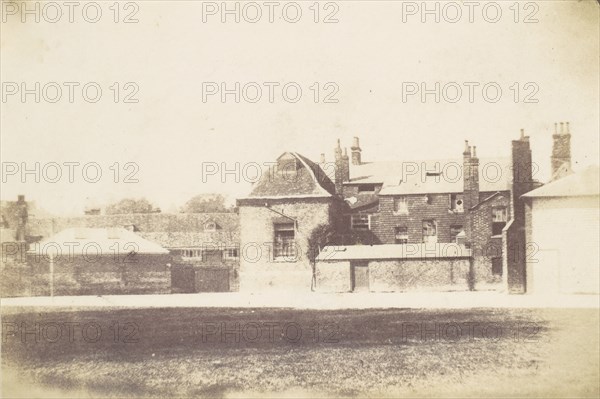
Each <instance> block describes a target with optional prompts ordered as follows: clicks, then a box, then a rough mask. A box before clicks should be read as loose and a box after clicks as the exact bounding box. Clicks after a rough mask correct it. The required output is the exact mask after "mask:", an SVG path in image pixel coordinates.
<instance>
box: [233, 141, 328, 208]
mask: <svg viewBox="0 0 600 399" xmlns="http://www.w3.org/2000/svg"><path fill="white" fill-rule="evenodd" d="M282 158H286V159H290V160H295V161H296V162H297V165H298V168H297V170H296V172H290V170H289V169H288V168H278V167H271V168H268V169H266V170H265V171H263V173H262V176H261V178H260V180H259V181H258V182H257V183H255V185H254V187H253V188H252V191H251V193H250V195H249V196H248V197H247V198H302V197H331V196H332V195H334V194H335V185H334V184H333V182H332V181H331V180H330V179H329V177H327V175H326V173H325V172H324V171H323V170H322V169H321V167H320V166H319V165H317V164H316V163H314V162H313V161H311V160H309V159H308V158H306V157H304V156H302V155H300V154H298V153H296V152H285V153H283V154H282V155H281V156H280V157H279V158H278V160H279V159H282ZM242 199H243V198H242Z"/></svg>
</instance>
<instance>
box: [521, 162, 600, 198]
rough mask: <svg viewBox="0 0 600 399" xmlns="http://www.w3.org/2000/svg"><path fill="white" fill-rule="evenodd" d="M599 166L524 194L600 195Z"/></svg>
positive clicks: (545, 195) (532, 196)
mask: <svg viewBox="0 0 600 399" xmlns="http://www.w3.org/2000/svg"><path fill="white" fill-rule="evenodd" d="M599 170H600V169H599V167H598V166H590V167H589V168H587V169H585V170H583V171H581V172H577V173H573V174H571V175H569V176H566V177H563V178H562V179H558V180H555V181H553V182H550V183H548V184H546V185H545V186H542V187H540V188H536V189H535V190H533V191H530V192H528V193H526V194H523V197H525V198H541V197H583V196H597V195H600V183H599V182H598V180H599Z"/></svg>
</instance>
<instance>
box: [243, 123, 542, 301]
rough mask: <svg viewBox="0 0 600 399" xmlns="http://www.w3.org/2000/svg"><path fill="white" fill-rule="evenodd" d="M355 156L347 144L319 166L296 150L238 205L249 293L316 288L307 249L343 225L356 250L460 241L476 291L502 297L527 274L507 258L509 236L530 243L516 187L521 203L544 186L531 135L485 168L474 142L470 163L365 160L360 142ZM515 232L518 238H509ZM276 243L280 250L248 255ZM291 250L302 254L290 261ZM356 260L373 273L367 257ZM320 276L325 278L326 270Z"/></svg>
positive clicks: (343, 236) (466, 154) (343, 240)
mask: <svg viewBox="0 0 600 399" xmlns="http://www.w3.org/2000/svg"><path fill="white" fill-rule="evenodd" d="M350 149H351V157H349V156H348V151H347V150H342V147H341V145H340V141H339V140H338V143H337V146H336V148H335V149H334V162H333V163H329V164H328V163H326V162H325V157H324V155H323V154H322V155H321V162H320V163H319V164H317V163H314V162H312V161H310V160H309V159H307V158H306V157H303V156H301V155H299V154H297V153H293V152H286V153H284V154H282V155H281V156H280V157H279V158H278V160H277V167H275V168H273V170H271V171H270V173H267V174H265V175H263V177H262V178H261V180H260V181H259V182H258V183H257V184H256V185H255V187H254V188H253V190H252V192H251V194H250V195H249V196H248V197H246V198H241V199H239V200H238V206H239V209H240V225H241V231H240V240H241V246H242V258H241V264H240V280H241V283H240V284H241V287H242V288H241V289H242V290H249V291H261V290H263V289H272V288H281V289H290V288H297V289H301V290H307V289H309V288H310V281H311V265H310V264H309V262H308V259H303V255H304V254H303V253H299V250H300V249H302V248H304V251H305V249H306V246H307V245H306V244H307V237H308V236H309V234H310V232H311V231H312V229H314V228H315V227H316V226H318V225H319V224H324V223H328V224H330V225H332V226H335V229H336V231H337V233H338V235H339V237H340V239H339V240H338V241H340V244H343V245H349V246H353V245H371V246H380V245H381V246H382V247H381V248H379V249H383V248H384V247H383V246H385V245H403V244H404V245H407V244H419V245H420V244H430V245H436V244H441V243H458V244H460V245H462V246H464V247H465V249H467V250H468V253H469V256H468V258H469V260H470V265H469V280H470V281H469V284H468V285H467V288H468V289H486V288H494V289H498V288H500V287H501V284H502V283H503V282H504V283H505V284H507V283H506V281H507V279H506V276H505V275H506V274H507V273H508V272H507V268H508V269H509V270H510V271H511V272H512V269H515V268H520V269H523V270H524V259H514V260H513V262H512V263H510V262H507V261H505V259H504V258H505V257H506V256H507V255H506V254H507V253H508V249H507V247H508V244H509V241H508V238H511V239H512V240H513V242H511V243H512V244H513V245H517V246H523V247H524V242H521V241H518V240H519V239H521V238H523V239H524V236H522V234H521V232H522V231H523V226H524V219H523V218H520V219H519V220H515V203H516V202H519V201H520V199H518V197H515V188H517V189H516V191H517V192H518V193H520V194H519V195H521V194H522V193H524V192H527V191H528V190H529V189H530V187H532V185H533V184H534V182H533V179H532V176H531V175H532V167H531V151H530V148H529V138H528V137H526V136H525V135H524V133H523V131H522V132H521V137H520V138H519V140H515V141H513V145H512V154H511V157H507V158H498V159H495V158H492V159H482V160H481V161H480V160H479V158H478V156H477V151H476V148H475V147H472V146H470V145H469V144H468V142H467V143H466V144H465V148H464V151H463V153H462V159H460V158H457V159H450V160H433V161H431V160H429V161H416V162H409V161H395V162H364V161H363V160H362V149H361V148H360V143H359V139H358V138H356V137H355V138H354V141H353V144H352V146H351V148H350ZM332 167H333V171H332V170H331V169H332ZM515 198H517V200H515ZM519 209H522V207H521V208H519ZM509 224H510V225H512V226H513V227H512V229H513V231H514V234H511V235H510V236H509V237H506V232H505V230H506V228H507V226H508V225H509ZM271 243H272V247H273V250H272V252H269V251H268V250H267V251H265V250H264V249H263V250H262V251H260V250H256V248H255V249H254V251H253V255H252V256H248V253H246V249H249V248H250V247H251V246H255V247H260V246H263V247H267V246H269V244H271ZM282 245H283V248H289V247H291V246H295V247H296V249H295V250H293V251H292V250H289V251H290V252H289V253H288V252H286V251H288V250H287V249H284V250H282V249H281V248H282ZM373 248H374V250H373V251H372V252H370V253H371V254H376V253H377V249H376V247H373ZM347 249H349V248H347ZM359 253H366V252H365V251H359ZM464 253H466V252H464ZM285 255H292V256H287V258H286V256H285ZM374 256H375V255H374ZM253 257H255V258H253ZM338 257H340V259H341V258H343V256H342V255H339V254H338ZM463 258H464V257H462V258H461V259H463ZM353 261H354V262H355V263H357V264H358V263H361V265H360V266H364V261H365V259H363V260H361V261H360V262H359V261H358V260H357V259H354V260H353ZM519 262H520V263H519ZM357 270H359V269H357ZM360 270H362V269H360ZM357 272H358V271H357ZM315 274H316V276H315V278H316V279H317V280H318V278H319V271H318V270H317V271H316V272H315ZM351 274H352V275H354V272H352V273H351ZM513 274H514V273H513ZM334 284H337V283H334ZM416 284H419V282H416ZM338 285H339V284H338ZM340 286H346V285H344V284H342V285H340ZM317 289H318V287H317Z"/></svg>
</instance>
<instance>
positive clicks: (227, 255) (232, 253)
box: [223, 248, 240, 259]
mask: <svg viewBox="0 0 600 399" xmlns="http://www.w3.org/2000/svg"><path fill="white" fill-rule="evenodd" d="M239 257H240V254H239V251H238V249H237V248H227V249H225V250H223V259H238V258H239Z"/></svg>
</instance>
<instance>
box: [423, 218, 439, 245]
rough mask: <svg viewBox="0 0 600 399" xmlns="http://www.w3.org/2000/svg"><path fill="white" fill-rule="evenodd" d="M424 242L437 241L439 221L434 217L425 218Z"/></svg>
mask: <svg viewBox="0 0 600 399" xmlns="http://www.w3.org/2000/svg"><path fill="white" fill-rule="evenodd" d="M423 242H424V243H436V242H437V223H436V222H435V220H433V219H427V220H423Z"/></svg>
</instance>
